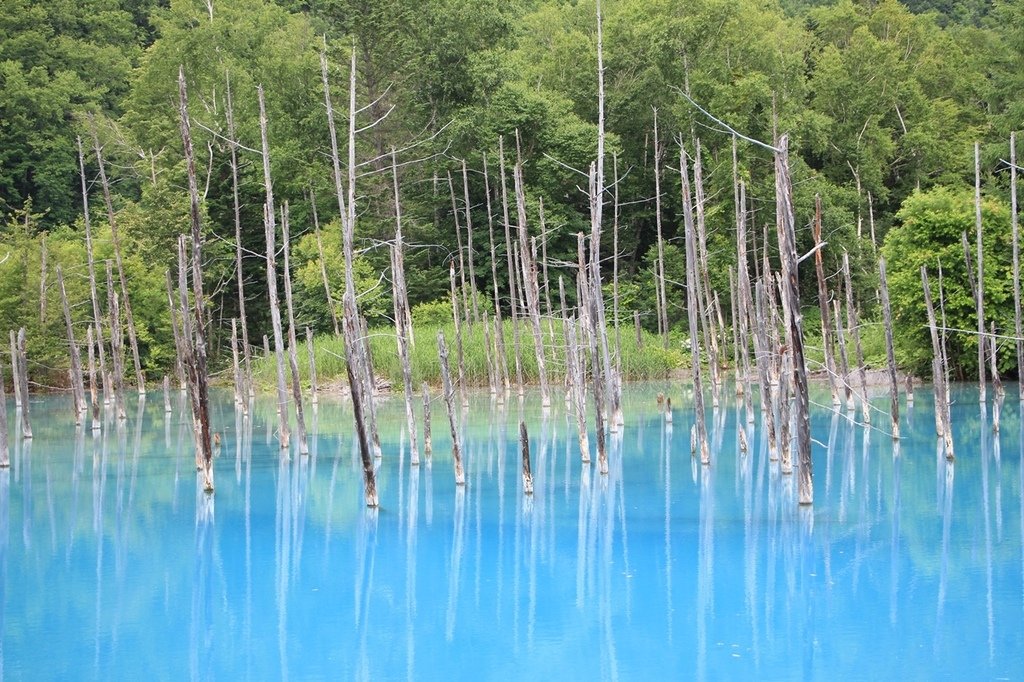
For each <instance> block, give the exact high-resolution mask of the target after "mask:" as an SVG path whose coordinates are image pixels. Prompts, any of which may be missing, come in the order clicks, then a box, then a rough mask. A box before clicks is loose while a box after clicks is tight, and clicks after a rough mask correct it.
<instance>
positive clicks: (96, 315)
mask: <svg viewBox="0 0 1024 682" xmlns="http://www.w3.org/2000/svg"><path fill="white" fill-rule="evenodd" d="M76 139H77V142H78V169H79V176H80V179H81V183H82V216H83V218H84V220H85V255H86V258H87V260H88V264H89V295H90V297H91V299H92V317H93V324H92V326H93V327H94V328H95V329H96V345H97V348H98V349H99V355H100V377H101V380H102V381H103V400H104V402H106V403H109V402H110V387H109V386H107V382H106V377H107V360H106V355H107V353H106V351H105V350H104V348H103V323H102V319H103V318H102V317H101V316H100V300H99V296H97V295H96V268H95V262H94V260H93V255H92V254H93V251H92V220H91V218H90V216H89V192H88V189H87V187H86V183H85V155H84V154H83V153H82V138H81V137H79V138H76ZM178 377H179V379H181V378H182V374H181V367H180V365H179V366H178Z"/></svg>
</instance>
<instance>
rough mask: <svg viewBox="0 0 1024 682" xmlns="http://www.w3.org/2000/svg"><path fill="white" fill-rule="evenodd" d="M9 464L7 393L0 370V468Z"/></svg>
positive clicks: (4, 467)
mask: <svg viewBox="0 0 1024 682" xmlns="http://www.w3.org/2000/svg"><path fill="white" fill-rule="evenodd" d="M9 466H11V456H10V447H9V445H8V441H7V393H6V390H5V389H4V373H3V372H2V371H0V469H6V468H7V467H9Z"/></svg>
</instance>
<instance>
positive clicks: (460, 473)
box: [437, 330, 466, 485]
mask: <svg viewBox="0 0 1024 682" xmlns="http://www.w3.org/2000/svg"><path fill="white" fill-rule="evenodd" d="M437 353H438V357H439V359H440V361H441V386H442V389H443V390H444V405H445V409H446V410H447V412H448V426H449V428H450V429H451V434H452V462H453V464H454V465H455V485H465V484H466V472H465V470H464V469H463V468H462V439H461V438H460V436H459V427H458V424H457V423H456V420H455V389H454V388H453V387H452V377H451V371H450V370H449V369H448V345H447V344H446V343H445V340H444V332H443V331H441V330H438V332H437Z"/></svg>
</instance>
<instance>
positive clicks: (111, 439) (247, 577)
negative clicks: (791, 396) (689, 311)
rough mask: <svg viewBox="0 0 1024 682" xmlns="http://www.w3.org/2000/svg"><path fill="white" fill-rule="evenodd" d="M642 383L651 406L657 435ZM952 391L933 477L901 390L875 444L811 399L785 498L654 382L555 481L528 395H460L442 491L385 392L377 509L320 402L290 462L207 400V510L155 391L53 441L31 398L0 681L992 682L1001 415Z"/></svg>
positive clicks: (1020, 643) (1016, 420)
mask: <svg viewBox="0 0 1024 682" xmlns="http://www.w3.org/2000/svg"><path fill="white" fill-rule="evenodd" d="M659 392H664V393H666V394H667V395H669V396H670V397H672V399H673V401H672V402H673V405H674V406H675V413H674V419H673V420H672V422H671V423H666V421H665V419H664V417H663V415H662V414H661V412H660V411H659V407H658V405H657V402H656V400H655V395H656V394H657V393H659ZM1011 393H1012V392H1011ZM973 395H974V399H972V395H971V393H970V389H963V390H960V391H958V393H957V395H956V396H955V397H956V398H958V400H956V402H955V405H954V415H953V417H954V429H955V438H956V441H957V461H956V462H955V463H947V462H946V460H945V458H944V456H943V453H942V452H941V451H937V450H936V445H935V441H936V439H935V430H934V418H933V416H932V411H931V404H930V395H928V394H926V392H924V391H919V392H918V394H917V404H916V405H915V406H913V407H910V408H908V409H906V410H905V413H904V421H903V424H902V435H903V439H902V441H900V442H899V443H898V444H894V443H893V441H892V440H891V439H890V438H889V436H888V435H887V434H886V433H883V432H882V431H880V430H877V429H871V428H865V427H863V426H862V425H860V424H857V423H854V422H853V421H851V418H850V417H849V416H848V415H847V414H846V412H845V411H843V412H839V413H835V412H831V411H829V410H825V409H815V410H814V411H813V413H812V425H811V426H812V437H813V438H814V458H815V474H816V476H815V488H816V495H815V502H816V503H815V505H814V507H813V508H799V507H798V505H797V504H796V493H795V481H794V477H793V476H783V475H781V474H780V473H779V467H778V463H777V462H772V461H770V460H769V457H768V454H767V447H766V443H765V441H764V438H763V434H762V433H761V429H760V428H757V429H755V428H753V426H750V427H748V428H749V429H750V430H749V431H748V432H747V440H748V442H749V443H750V446H751V447H750V452H749V453H748V454H745V455H744V454H741V452H740V448H739V438H738V431H737V428H738V424H739V425H743V424H742V419H743V416H742V412H741V410H740V409H739V408H738V407H737V406H735V404H734V401H726V402H727V404H726V405H725V406H724V407H723V408H722V409H720V410H718V411H717V412H714V413H713V412H712V411H711V410H709V411H708V416H709V419H708V425H709V435H710V440H711V446H712V458H713V463H712V465H711V466H710V467H702V466H701V465H700V464H699V462H697V461H696V460H694V459H693V458H691V457H690V434H689V425H690V424H691V423H692V421H693V419H692V400H691V399H690V398H691V396H687V394H686V389H685V388H683V387H681V386H679V385H668V384H650V385H641V386H634V387H631V388H630V389H629V390H628V391H626V393H625V395H624V398H625V405H624V407H625V414H626V425H625V428H624V429H623V430H622V431H621V432H619V433H616V434H612V436H611V438H610V439H609V446H610V471H609V474H608V475H607V476H602V475H600V474H598V473H597V469H596V464H591V465H589V466H585V465H582V464H581V463H580V457H579V446H578V442H577V440H576V432H575V420H574V419H575V418H574V416H573V415H571V414H569V413H568V412H567V410H566V409H565V406H564V405H562V404H561V403H560V402H559V401H556V403H555V405H554V406H553V407H552V409H551V410H549V411H548V412H547V413H546V414H544V413H542V410H541V408H540V402H539V398H536V399H535V397H534V396H528V397H527V400H526V401H525V403H522V404H521V403H519V402H518V401H517V400H516V399H514V398H513V399H512V400H510V401H509V403H508V404H507V405H499V404H495V403H493V402H490V401H489V397H488V396H487V395H486V394H479V396H478V399H476V400H473V401H472V403H473V407H472V408H471V409H470V410H468V411H463V413H462V414H461V415H460V419H461V421H460V424H461V429H462V433H463V439H464V440H463V444H464V450H465V454H464V458H465V466H466V476H467V485H466V486H465V487H458V488H457V487H456V486H455V484H454V477H453V473H452V462H451V457H450V454H449V450H450V448H449V443H448V436H447V429H445V428H438V427H437V426H436V425H437V424H438V423H439V422H438V421H437V420H439V419H444V412H443V407H441V406H440V404H439V403H438V405H437V409H434V410H433V415H434V420H435V428H434V429H433V433H434V447H433V453H434V454H433V459H432V461H431V462H430V463H429V464H428V463H426V462H424V463H423V465H421V466H418V467H417V466H411V465H410V464H409V453H408V448H407V445H406V443H407V438H406V436H405V433H404V431H403V427H404V412H403V406H402V404H401V401H400V400H399V399H385V400H383V401H382V402H381V404H380V408H379V419H380V431H381V440H382V449H383V456H382V458H381V459H380V460H378V463H377V464H378V468H377V474H378V489H379V491H380V500H381V508H380V510H377V511H374V510H367V509H366V508H365V507H363V504H362V499H363V498H362V479H361V464H360V461H359V455H358V451H357V448H356V445H355V443H354V439H353V434H352V430H351V423H352V422H351V412H350V411H349V409H348V406H347V405H346V404H344V403H341V402H334V401H332V399H330V398H328V397H322V399H321V404H320V406H319V409H317V410H314V411H312V413H311V414H310V415H309V416H308V417H307V421H308V423H309V428H310V433H311V438H310V455H309V456H308V457H300V456H298V455H297V454H296V453H294V452H293V453H292V455H291V457H289V458H287V459H282V458H280V457H279V451H278V447H277V440H276V437H275V433H274V428H275V424H276V414H275V411H274V404H273V402H272V400H264V399H260V400H258V401H257V402H256V403H255V404H254V406H253V408H252V410H251V419H243V418H242V417H241V415H240V414H239V413H236V412H235V410H234V409H233V404H232V402H231V399H230V395H229V394H227V393H223V394H217V395H216V396H215V399H214V400H213V413H212V419H213V424H214V428H215V430H216V431H218V432H219V433H221V434H222V445H221V448H220V452H219V457H218V459H217V462H216V485H217V491H216V494H215V496H213V497H208V496H206V495H205V494H204V493H202V491H201V486H200V484H199V483H198V482H197V479H196V475H195V470H194V458H193V452H192V433H191V428H190V423H189V421H188V413H187V409H186V406H185V405H184V404H183V402H182V401H181V400H180V399H179V396H178V394H177V393H175V394H174V396H173V397H174V401H173V406H174V411H173V412H172V413H170V414H168V415H165V413H164V408H163V401H162V400H156V399H154V398H153V397H152V396H151V397H150V399H149V400H148V401H143V402H139V403H137V404H131V403H130V404H129V418H128V420H127V421H126V422H124V423H121V424H118V423H117V422H116V420H111V419H110V418H109V417H108V419H107V421H106V422H105V424H104V428H103V430H102V432H100V433H98V434H96V435H93V434H92V433H91V432H90V431H88V430H86V431H81V430H79V431H77V432H75V431H74V430H73V427H72V426H71V419H70V416H69V414H70V412H69V410H68V406H67V405H65V403H66V402H67V400H66V399H65V398H60V397H45V398H38V399H36V398H34V399H33V404H32V407H33V415H34V420H33V426H34V432H35V438H34V439H32V440H24V441H23V440H22V439H21V438H20V434H19V433H18V432H17V431H15V432H13V433H12V434H11V435H12V438H11V446H12V457H11V459H12V467H11V469H10V470H7V471H3V472H0V536H2V537H0V542H2V554H3V581H2V584H3V603H4V608H3V620H2V621H0V624H2V626H3V630H2V635H3V636H2V642H3V644H2V650H0V653H2V655H3V664H4V670H6V671H9V672H10V674H12V676H14V677H18V676H27V677H33V676H36V673H37V672H38V671H41V670H47V671H54V673H55V674H57V675H58V676H59V674H60V672H61V671H66V674H74V675H75V676H76V677H125V676H128V675H135V674H138V675H143V674H152V673H151V672H150V671H153V670H156V671H158V675H159V676H161V677H176V678H180V677H184V676H185V675H186V674H188V675H190V676H191V677H193V678H209V677H218V676H219V677H232V678H243V677H244V678H265V677H266V675H267V674H268V671H271V673H270V674H271V676H277V677H282V678H284V677H287V676H289V674H291V675H295V676H297V677H304V676H309V675H313V676H316V675H325V674H333V675H337V673H338V672H339V671H340V672H341V674H342V675H343V676H359V677H363V678H375V679H378V678H393V677H408V678H417V679H418V678H421V677H433V676H446V677H447V676H455V677H459V676H466V675H469V674H470V672H471V671H472V670H489V671H494V676H505V675H506V674H515V675H516V676H521V675H530V674H536V675H539V676H544V677H550V676H553V675H554V674H559V675H564V676H569V677H572V678H577V677H580V676H583V675H587V676H599V677H604V678H616V677H618V676H622V677H627V678H632V677H637V676H640V675H651V676H656V677H663V676H664V675H665V674H666V672H671V673H675V674H678V675H684V676H687V677H692V676H696V677H705V676H710V677H714V676H719V675H722V674H729V675H755V676H764V675H777V676H783V677H791V676H798V675H799V676H805V677H806V676H814V677H818V676H823V675H825V674H832V673H835V672H836V671H839V672H842V671H857V674H861V675H864V676H872V677H892V676H894V674H901V673H907V674H919V673H920V671H925V670H939V669H941V670H943V671H944V672H948V673H949V674H951V675H953V676H956V675H957V674H958V673H959V672H963V673H965V674H966V673H967V672H969V671H977V670H981V671H988V672H989V673H990V674H993V675H999V674H1002V673H1007V672H1012V671H1013V670H1019V669H1020V663H1021V660H1022V656H1024V654H1022V651H1024V633H1021V632H1020V628H1019V627H1018V625H1019V622H1020V618H1021V609H1022V608H1024V583H1022V575H1024V550H1022V542H1021V537H1022V535H1024V505H1022V503H1021V490H1022V487H1024V478H1022V476H1024V474H1022V469H1021V448H1022V442H1024V439H1022V428H1024V427H1022V424H1021V419H1020V408H1019V405H1018V404H1017V403H1016V402H1013V401H1011V402H1009V403H1007V404H1006V405H1005V406H1004V407H1003V411H1002V427H1001V431H1000V433H999V434H994V433H992V430H991V426H990V424H991V414H990V412H986V413H983V414H979V412H977V411H976V410H979V407H978V404H977V401H976V393H975V394H973ZM819 402H821V401H819ZM880 402H882V403H884V399H881V398H880ZM883 409H884V405H883ZM417 414H419V413H417ZM520 419H523V420H525V421H526V423H527V424H528V426H529V431H530V435H531V452H532V456H533V476H534V494H533V495H532V496H525V495H523V494H522V480H521V477H520V460H519V457H520V455H519V452H520V450H519V444H518V422H519V420H520ZM878 421H884V420H881V419H880V420H878ZM11 424H12V426H13V427H14V428H15V429H16V428H17V426H16V423H15V421H13V420H12V421H11ZM69 433H70V434H72V437H71V438H70V439H69V438H67V435H68V434H69ZM591 442H593V439H592V441H591ZM41 641H45V642H46V645H45V646H41V645H40V644H39V642H41ZM11 671H13V672H11ZM499 671H500V672H501V673H503V674H499ZM485 676H486V675H485Z"/></svg>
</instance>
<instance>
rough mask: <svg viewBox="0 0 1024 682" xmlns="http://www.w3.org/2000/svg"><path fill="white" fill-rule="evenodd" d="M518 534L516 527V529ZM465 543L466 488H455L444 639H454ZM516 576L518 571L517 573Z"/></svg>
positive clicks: (461, 486) (449, 640) (460, 486)
mask: <svg viewBox="0 0 1024 682" xmlns="http://www.w3.org/2000/svg"><path fill="white" fill-rule="evenodd" d="M517 534H518V527H517ZM465 541H466V486H464V485H459V486H456V487H455V516H454V518H453V520H452V551H451V556H450V557H449V561H448V609H447V611H446V613H445V639H446V640H447V641H448V642H451V641H452V640H453V639H454V637H455V620H456V615H457V613H458V608H459V592H460V590H461V588H462V554H463V550H464V547H465ZM517 574H518V571H517Z"/></svg>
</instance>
